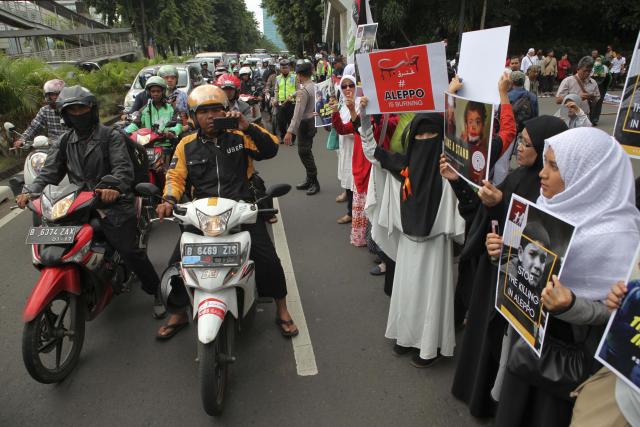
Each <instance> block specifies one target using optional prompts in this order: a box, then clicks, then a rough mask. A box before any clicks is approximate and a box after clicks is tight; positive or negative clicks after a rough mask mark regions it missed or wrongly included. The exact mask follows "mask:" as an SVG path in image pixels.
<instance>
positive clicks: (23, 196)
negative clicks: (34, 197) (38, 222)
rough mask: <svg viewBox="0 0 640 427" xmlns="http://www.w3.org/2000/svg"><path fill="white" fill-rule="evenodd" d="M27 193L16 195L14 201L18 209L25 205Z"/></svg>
mask: <svg viewBox="0 0 640 427" xmlns="http://www.w3.org/2000/svg"><path fill="white" fill-rule="evenodd" d="M29 199H30V198H29V195H28V194H27V193H22V194H18V197H16V203H17V204H18V207H19V208H20V209H24V208H25V207H27V203H29Z"/></svg>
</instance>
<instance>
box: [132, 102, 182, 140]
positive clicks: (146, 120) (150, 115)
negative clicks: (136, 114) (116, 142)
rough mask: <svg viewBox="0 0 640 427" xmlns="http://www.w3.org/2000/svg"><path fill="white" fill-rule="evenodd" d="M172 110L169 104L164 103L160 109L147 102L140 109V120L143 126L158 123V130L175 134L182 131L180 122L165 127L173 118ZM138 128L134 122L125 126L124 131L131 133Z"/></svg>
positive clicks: (146, 126)
mask: <svg viewBox="0 0 640 427" xmlns="http://www.w3.org/2000/svg"><path fill="white" fill-rule="evenodd" d="M174 119H175V117H174V111H173V107H172V106H171V104H164V106H163V107H162V108H160V109H158V108H156V106H155V105H153V103H150V104H147V105H146V106H145V107H143V108H142V110H140V121H141V122H142V127H143V128H151V126H153V125H154V124H158V132H173V133H175V134H176V136H179V135H180V132H182V124H181V123H180V121H179V120H178V123H177V124H176V125H175V126H173V127H170V128H168V127H166V126H167V123H169V122H170V121H171V120H174ZM138 129H140V128H139V127H138V126H137V125H136V124H135V123H131V124H130V125H129V126H127V127H126V128H125V130H124V131H125V132H126V133H132V132H135V131H137V130H138Z"/></svg>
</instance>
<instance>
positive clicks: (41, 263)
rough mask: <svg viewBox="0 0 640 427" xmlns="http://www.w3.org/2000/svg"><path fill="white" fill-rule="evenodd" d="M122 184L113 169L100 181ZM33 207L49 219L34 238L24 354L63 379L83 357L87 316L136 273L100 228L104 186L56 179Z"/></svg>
mask: <svg viewBox="0 0 640 427" xmlns="http://www.w3.org/2000/svg"><path fill="white" fill-rule="evenodd" d="M118 184H119V180H118V179H116V178H115V177H113V176H111V175H107V176H105V177H104V178H103V179H102V181H101V182H100V184H99V185H98V187H97V188H117V186H118ZM34 196H35V195H34ZM28 206H29V209H31V210H32V211H33V212H34V213H35V214H36V215H37V216H39V217H40V218H41V219H42V226H40V227H31V228H30V229H29V233H28V234H27V240H26V243H27V244H30V245H31V248H32V257H33V264H34V266H35V267H36V268H37V269H38V270H40V278H39V279H38V281H37V283H36V285H35V286H34V287H33V289H32V291H31V295H29V298H28V299H27V303H26V305H25V307H24V311H23V313H22V319H23V321H24V322H25V326H24V330H23V333H22V358H23V361H24V364H25V367H26V368H27V371H28V372H29V374H30V375H31V376H32V377H33V379H35V380H36V381H39V382H41V383H46V384H48V383H57V382H60V381H62V380H64V379H65V378H66V377H67V376H68V375H69V374H70V373H71V371H72V370H73V369H74V367H75V366H76V364H77V362H78V358H79V356H80V351H81V349H82V344H83V342H84V331H85V321H90V320H93V319H95V318H96V316H98V314H100V312H102V310H103V309H104V308H105V307H106V306H107V304H108V303H109V301H111V298H112V297H113V296H114V294H118V293H120V292H122V291H124V290H126V285H125V283H126V281H127V279H128V275H129V273H128V271H127V270H126V268H125V267H124V264H123V262H122V261H121V259H120V256H119V254H118V253H117V252H116V251H115V250H114V249H113V248H112V247H111V246H110V245H108V244H107V243H106V240H105V239H104V236H103V235H102V233H101V231H100V222H99V220H98V217H97V213H96V208H97V207H100V205H99V196H98V195H97V194H96V192H94V191H86V190H83V189H81V188H79V187H78V186H76V185H73V184H68V185H65V186H52V185H49V186H47V187H45V189H44V191H43V192H42V194H40V195H39V197H38V198H37V199H33V200H31V201H30V202H29V204H28Z"/></svg>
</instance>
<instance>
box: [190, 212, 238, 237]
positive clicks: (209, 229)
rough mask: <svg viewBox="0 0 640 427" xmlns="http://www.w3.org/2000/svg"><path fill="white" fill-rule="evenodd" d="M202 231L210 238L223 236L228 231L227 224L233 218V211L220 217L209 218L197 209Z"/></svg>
mask: <svg viewBox="0 0 640 427" xmlns="http://www.w3.org/2000/svg"><path fill="white" fill-rule="evenodd" d="M196 215H197V216H198V222H199V223H200V230H202V232H203V233H204V234H205V235H206V236H209V237H216V236H219V235H221V234H222V233H224V232H225V230H226V229H227V222H229V218H230V217H231V209H229V210H228V211H225V212H222V213H221V214H220V215H215V216H209V215H205V214H204V213H202V212H200V211H199V210H197V209H196Z"/></svg>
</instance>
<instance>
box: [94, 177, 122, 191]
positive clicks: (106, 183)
mask: <svg viewBox="0 0 640 427" xmlns="http://www.w3.org/2000/svg"><path fill="white" fill-rule="evenodd" d="M119 185H120V180H119V179H118V178H116V177H115V176H113V175H105V176H103V177H102V179H101V180H100V182H99V183H98V187H102V188H114V187H118V186H119Z"/></svg>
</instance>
